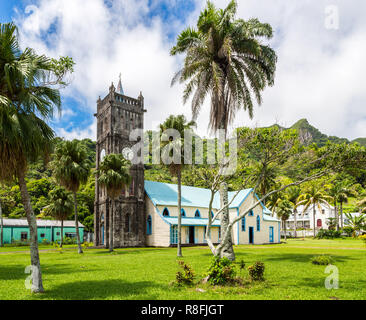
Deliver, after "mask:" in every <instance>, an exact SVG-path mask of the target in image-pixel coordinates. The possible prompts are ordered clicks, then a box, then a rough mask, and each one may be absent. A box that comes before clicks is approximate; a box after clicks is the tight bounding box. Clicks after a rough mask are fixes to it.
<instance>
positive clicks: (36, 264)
mask: <svg viewBox="0 0 366 320" xmlns="http://www.w3.org/2000/svg"><path fill="white" fill-rule="evenodd" d="M18 180H19V188H20V194H21V198H22V203H23V206H24V210H25V213H26V215H27V221H28V225H29V234H30V255H31V265H32V289H31V290H32V292H34V293H40V292H44V289H43V284H42V272H41V262H40V260H39V251H38V236H37V220H36V217H35V215H34V212H33V209H32V205H31V202H30V197H29V193H28V189H27V184H26V182H25V175H24V171H23V170H22V169H20V170H19V171H18Z"/></svg>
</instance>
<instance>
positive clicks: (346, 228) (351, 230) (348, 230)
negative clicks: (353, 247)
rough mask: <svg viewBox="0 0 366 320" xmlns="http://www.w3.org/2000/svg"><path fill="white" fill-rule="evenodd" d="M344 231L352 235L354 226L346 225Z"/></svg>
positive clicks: (348, 235) (349, 235)
mask: <svg viewBox="0 0 366 320" xmlns="http://www.w3.org/2000/svg"><path fill="white" fill-rule="evenodd" d="M343 232H344V233H345V234H346V235H347V237H352V234H353V228H352V227H349V226H348V227H344V228H343Z"/></svg>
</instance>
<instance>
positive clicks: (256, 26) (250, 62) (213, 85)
mask: <svg viewBox="0 0 366 320" xmlns="http://www.w3.org/2000/svg"><path fill="white" fill-rule="evenodd" d="M236 12H237V2H236V1H234V0H232V1H230V2H229V4H228V6H227V7H226V8H225V9H217V8H216V7H215V5H214V4H213V3H212V2H211V1H208V2H207V6H206V8H205V9H204V10H203V11H202V12H201V14H200V16H199V19H198V22H197V29H194V28H187V29H185V30H183V31H182V32H181V34H180V35H179V36H178V38H177V43H176V45H175V46H174V47H173V48H172V49H171V54H172V55H177V54H181V53H185V54H186V56H185V60H184V66H183V68H182V69H181V70H180V71H179V72H177V74H176V75H175V76H174V77H173V80H172V85H173V84H174V83H176V82H177V81H180V82H181V83H184V82H186V81H187V82H188V83H187V85H186V87H185V90H184V94H183V102H184V103H186V102H187V101H188V99H189V98H190V97H191V96H192V94H193V99H192V114H193V119H194V120H195V119H196V118H197V116H198V114H199V112H200V110H201V106H202V104H203V102H204V101H205V98H206V97H207V96H210V97H211V111H210V128H211V129H212V131H215V132H216V131H217V130H219V129H221V130H223V131H224V133H225V136H226V134H227V130H228V126H229V124H230V123H231V122H232V121H233V120H234V117H235V114H236V112H237V111H238V110H239V109H240V108H241V107H243V108H244V110H247V111H248V112H249V116H250V117H252V116H253V99H252V96H253V95H254V97H255V99H256V101H257V103H258V104H261V102H262V96H261V92H262V91H263V90H264V89H265V87H266V86H268V85H269V86H271V85H273V84H274V74H275V69H276V62H277V57H276V54H275V52H274V50H273V49H272V48H270V47H269V46H268V45H265V44H263V42H262V39H263V38H264V39H267V40H268V39H271V38H272V36H273V31H272V28H271V26H270V25H269V24H265V23H261V22H260V21H259V20H258V19H250V20H248V21H245V20H243V19H235V15H236ZM220 193H221V195H222V196H221V197H222V202H223V203H222V206H223V207H225V206H226V205H227V199H228V197H227V194H228V190H227V184H226V183H222V184H221V192H220ZM228 225H229V210H228V209H225V210H224V211H223V213H222V218H221V227H222V230H227V228H228ZM222 252H223V254H224V255H225V256H227V257H228V258H229V259H231V260H234V259H235V255H234V251H233V244H232V239H231V237H228V240H226V241H225V249H224V250H223V251H222Z"/></svg>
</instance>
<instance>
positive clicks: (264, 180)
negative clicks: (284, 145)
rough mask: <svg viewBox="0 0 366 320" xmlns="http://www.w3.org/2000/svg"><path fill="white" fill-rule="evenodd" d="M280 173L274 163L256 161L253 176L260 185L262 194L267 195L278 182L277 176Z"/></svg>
mask: <svg viewBox="0 0 366 320" xmlns="http://www.w3.org/2000/svg"><path fill="white" fill-rule="evenodd" d="M277 175H278V168H277V167H276V166H275V165H273V164H270V165H265V164H263V163H256V164H254V166H253V177H254V179H255V184H256V185H258V191H259V193H260V195H261V196H265V195H266V194H267V192H268V191H270V190H271V189H272V187H273V186H274V185H275V184H276V177H277Z"/></svg>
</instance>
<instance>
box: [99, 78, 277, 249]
mask: <svg viewBox="0 0 366 320" xmlns="http://www.w3.org/2000/svg"><path fill="white" fill-rule="evenodd" d="M145 112H146V110H145V109H144V98H143V96H142V94H140V95H139V97H138V98H137V99H135V98H131V97H128V96H126V95H125V94H124V92H123V88H122V82H121V79H119V83H118V86H117V89H116V88H115V87H114V85H113V83H112V85H111V86H110V88H109V93H108V95H107V96H106V97H105V98H104V99H100V98H99V99H98V101H97V113H96V114H95V116H96V118H97V145H96V154H97V156H96V168H97V169H98V168H99V164H100V163H101V162H102V161H103V157H104V156H105V155H107V154H111V153H124V150H126V149H128V148H131V147H132V146H133V145H134V144H135V143H136V142H131V141H130V139H129V136H130V132H131V131H132V130H134V129H143V128H144V113H145ZM130 175H131V178H132V181H131V184H130V186H129V187H128V188H127V189H126V190H124V191H123V192H122V194H121V196H120V198H119V199H118V200H117V201H116V202H115V204H116V205H115V207H113V206H112V201H111V200H110V199H108V197H107V193H106V190H105V189H104V188H102V187H101V186H100V185H99V184H98V181H97V179H96V185H95V204H94V233H95V234H94V244H95V245H96V246H103V245H106V244H108V243H109V237H110V236H112V237H113V241H114V246H115V247H116V248H117V247H144V246H158V247H169V246H176V244H177V236H178V232H177V225H178V210H177V198H178V196H177V194H178V193H177V185H174V184H168V183H161V182H153V181H146V180H144V165H143V164H135V165H132V166H131V168H130ZM235 193H236V192H229V201H230V200H231V199H232V197H233V196H234V194H235ZM209 200H210V190H208V189H203V188H197V187H189V186H182V244H183V245H200V244H202V245H203V244H206V239H205V233H206V225H207V223H208V214H209V213H208V204H209ZM255 201H258V197H257V195H256V194H255V193H254V192H253V190H252V189H246V190H241V191H240V193H239V194H238V195H237V196H236V198H235V199H234V201H233V202H232V203H231V205H230V208H229V213H230V220H232V219H234V218H235V217H237V216H238V215H240V213H241V212H243V210H246V209H248V207H250V206H252V205H253V203H254V202H255ZM219 208H220V199H219V195H218V194H217V195H216V196H215V198H214V202H213V207H212V212H211V213H210V214H211V216H213V215H214V214H215V212H216V211H217V210H219ZM110 214H113V218H114V230H113V234H112V235H110V234H109V217H110ZM280 229H281V225H280V220H278V219H276V218H274V217H272V216H271V212H270V211H269V210H268V209H267V208H266V207H265V206H264V205H263V204H260V205H258V206H257V207H255V208H254V209H253V210H252V211H251V212H250V213H249V214H248V215H247V216H246V217H245V218H243V219H241V220H240V221H239V222H238V223H236V224H235V225H234V227H233V234H232V239H233V243H234V244H237V245H238V244H267V243H268V244H270V243H279V242H280V241H281V239H280ZM221 236H222V233H221V229H220V221H219V220H218V219H217V220H215V221H214V222H213V224H212V229H211V239H212V241H213V242H214V243H219V242H220V241H221Z"/></svg>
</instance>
